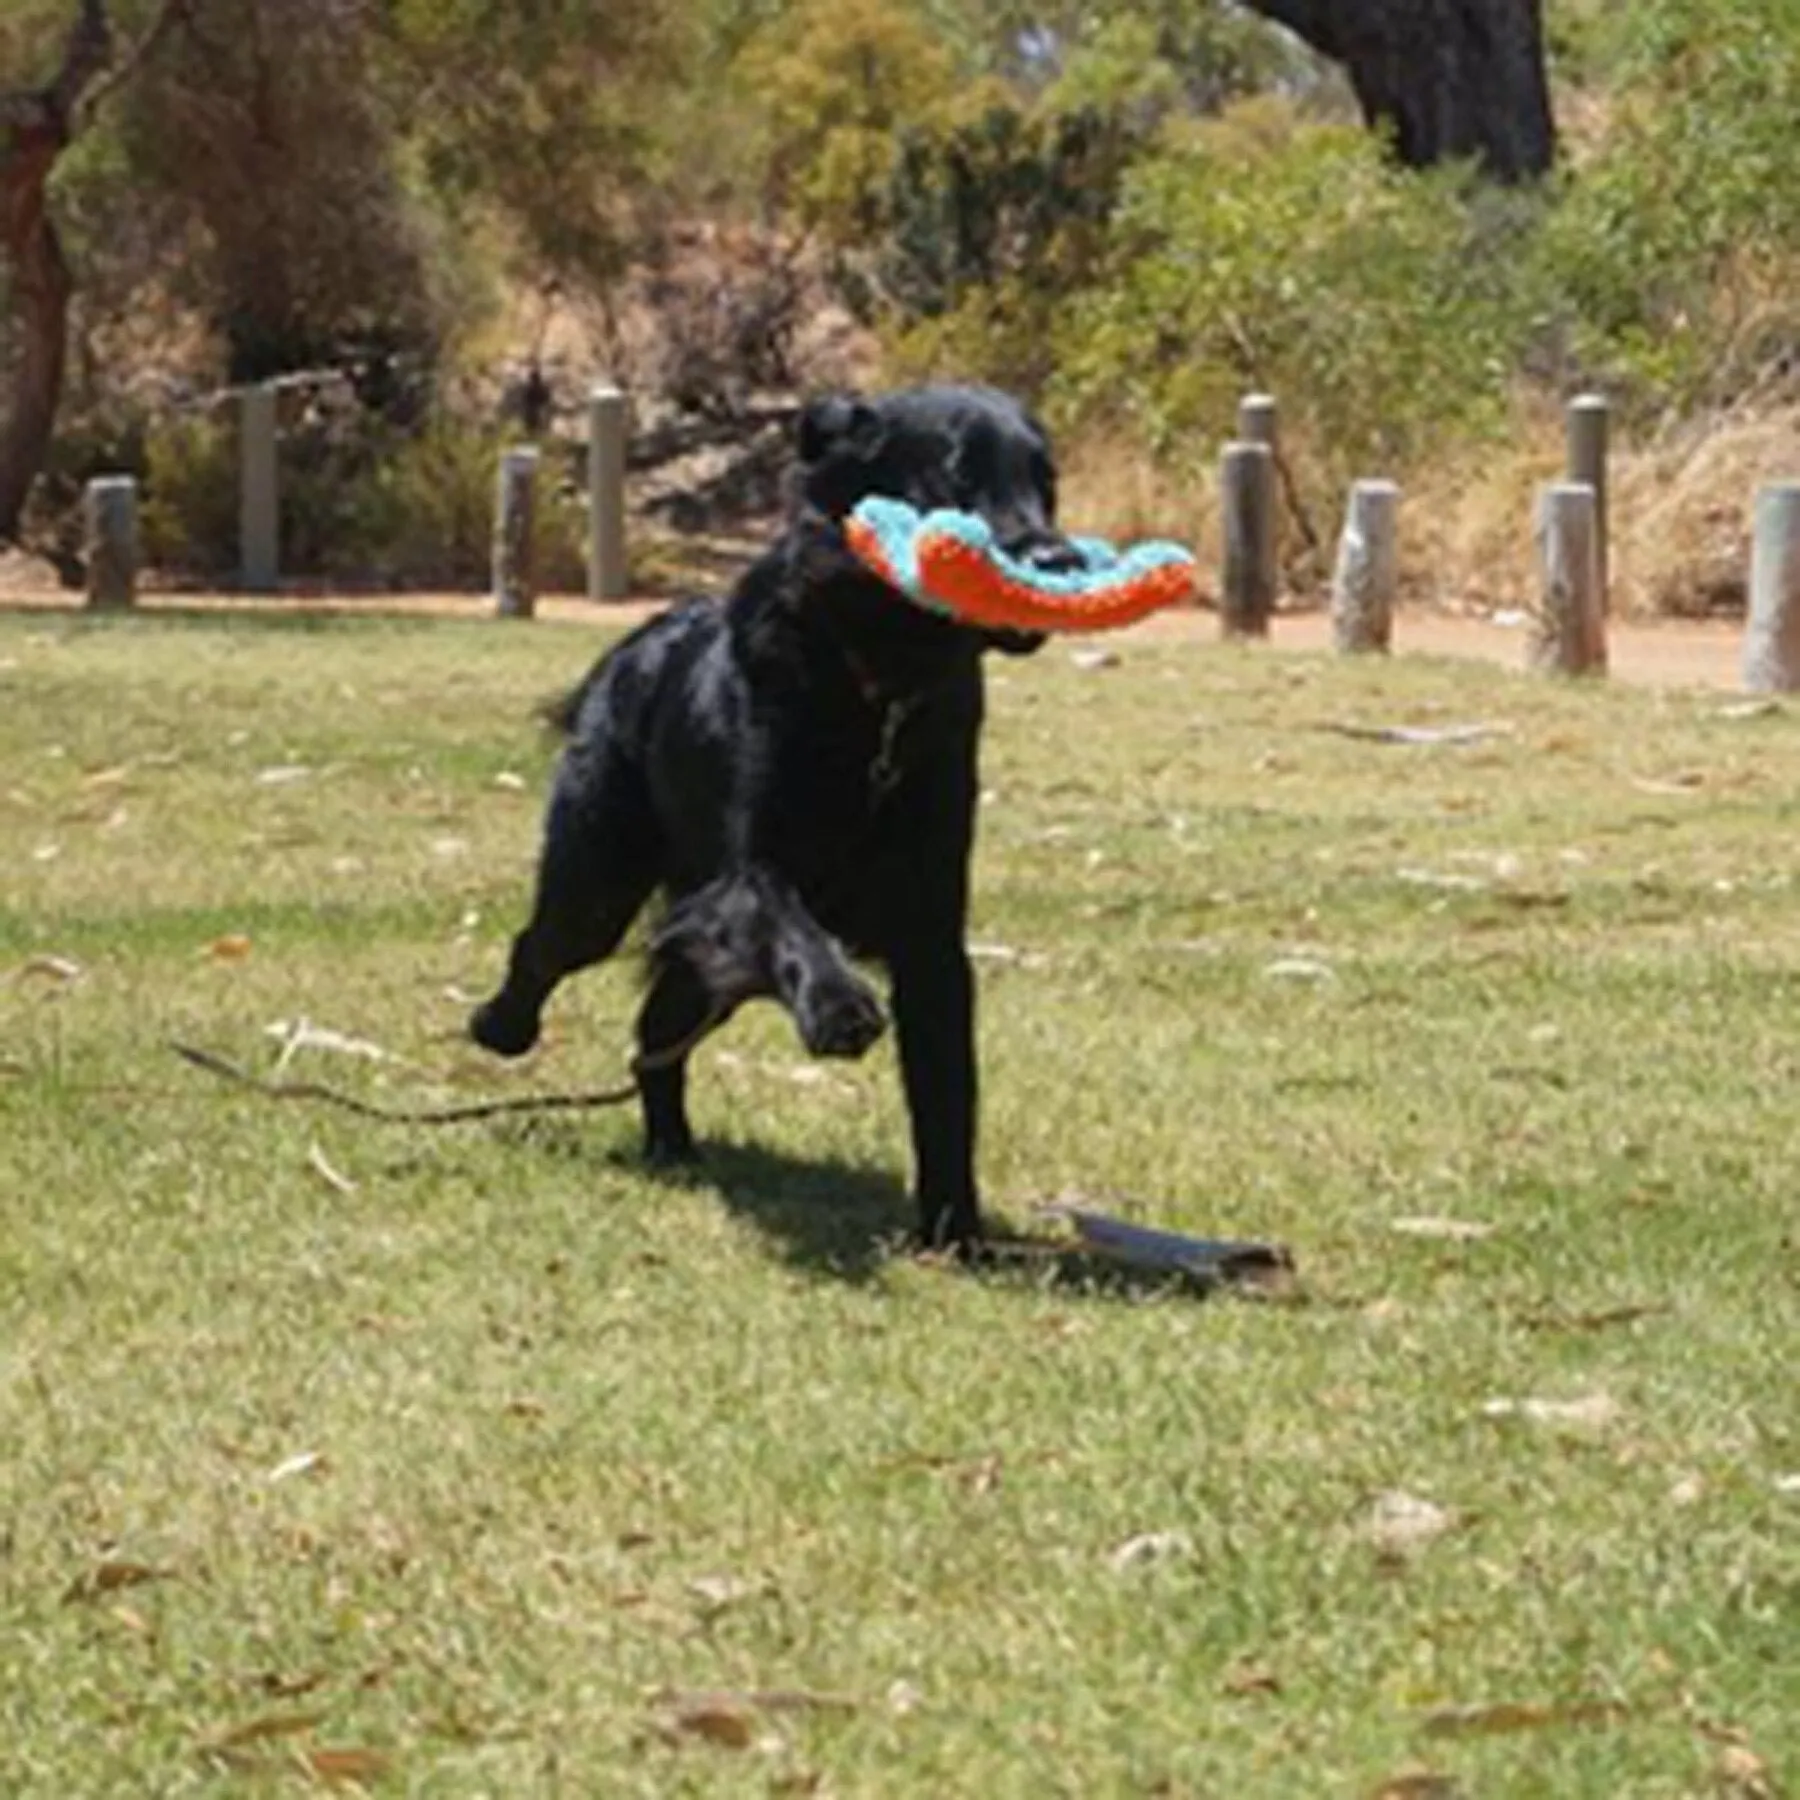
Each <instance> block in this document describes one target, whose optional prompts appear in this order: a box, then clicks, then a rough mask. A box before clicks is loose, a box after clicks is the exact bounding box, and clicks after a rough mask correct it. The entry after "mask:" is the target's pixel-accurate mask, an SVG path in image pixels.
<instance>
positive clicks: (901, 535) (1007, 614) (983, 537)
mask: <svg viewBox="0 0 1800 1800" xmlns="http://www.w3.org/2000/svg"><path fill="white" fill-rule="evenodd" d="M844 535H845V537H846V538H847V539H848V541H849V544H850V548H851V550H852V551H853V552H854V553H855V555H856V557H857V560H858V561H859V562H861V563H862V564H863V565H864V566H865V567H866V568H868V569H870V570H872V571H873V572H874V573H875V574H877V575H879V576H880V577H881V578H882V580H883V581H885V582H887V583H888V585H889V586H890V587H894V588H897V589H898V590H899V591H900V592H901V593H902V594H904V595H905V596H906V597H907V598H908V599H909V600H911V601H913V602H914V603H915V604H917V605H919V606H922V607H924V608H925V609H926V610H927V611H930V612H935V613H939V614H941V615H942V616H944V617H945V618H950V619H956V620H959V621H960V622H961V623H963V624H965V625H980V626H985V627H989V628H996V629H1012V630H1018V631H1111V630H1113V629H1115V628H1117V627H1118V626H1121V625H1130V624H1132V623H1133V622H1134V621H1135V620H1138V619H1141V618H1143V617H1145V616H1146V615H1147V614H1149V613H1153V612H1156V611H1158V610H1160V609H1161V608H1162V607H1165V606H1173V605H1175V604H1177V603H1178V602H1179V601H1182V600H1186V599H1188V598H1190V597H1191V595H1192V594H1193V591H1194V577H1195V571H1194V556H1193V552H1192V551H1190V550H1186V549H1183V548H1182V546H1181V545H1179V544H1171V543H1163V542H1160V541H1148V542H1145V543H1140V544H1133V545H1131V546H1130V547H1129V548H1127V549H1125V550H1119V549H1116V548H1115V547H1114V546H1113V545H1112V544H1110V543H1108V542H1107V541H1106V540H1105V539H1104V538H1095V537H1076V538H1070V539H1069V540H1068V541H1069V545H1070V548H1071V549H1073V551H1074V552H1075V554H1076V555H1077V556H1079V557H1080V558H1081V559H1082V566H1081V567H1080V568H1078V569H1066V570H1053V569H1039V568H1035V567H1033V566H1032V564H1030V563H1029V562H1024V561H1021V560H1020V559H1019V558H1017V557H1013V556H1009V555H1008V554H1007V553H1006V552H1005V551H1004V550H1002V549H1001V548H1000V546H999V545H998V544H997V543H996V542H995V541H994V534H993V531H992V529H991V528H990V527H989V525H988V523H987V521H986V520H985V519H982V518H979V517H977V516H976V515H975V514H974V513H967V512H959V511H956V510H954V509H952V508H948V507H941V508H938V509H936V510H934V511H931V512H926V513H921V512H920V511H919V509H918V508H917V507H915V506H910V505H908V504H907V502H906V501H904V500H892V499H889V498H887V497H886V496H885V495H879V494H874V495H870V496H868V497H867V498H865V499H863V500H861V501H859V502H858V503H857V506H856V509H855V510H854V511H853V512H852V513H851V515H850V517H849V519H848V520H847V521H846V522H845V526H844Z"/></svg>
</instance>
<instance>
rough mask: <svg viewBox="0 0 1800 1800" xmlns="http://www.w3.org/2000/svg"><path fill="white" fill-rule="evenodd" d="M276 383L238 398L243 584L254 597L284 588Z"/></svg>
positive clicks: (261, 384) (239, 529)
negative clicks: (282, 583)
mask: <svg viewBox="0 0 1800 1800" xmlns="http://www.w3.org/2000/svg"><path fill="white" fill-rule="evenodd" d="M275 397H276V390H275V384H274V383H273V382H272V381H265V382H262V383H260V384H259V385H258V386H256V387H248V388H245V389H244V390H243V392H242V394H241V395H240V396H239V399H238V464H239V478H240V483H241V487H240V494H239V510H238V556H239V559H240V562H241V564H242V567H241V569H240V571H239V579H240V580H241V581H242V583H243V585H244V590H245V592H247V593H251V594H272V593H274V592H275V590H276V589H277V588H278V587H279V586H280V585H281V479H280V472H279V468H278V465H277V460H276V442H277V434H276V428H275V427H276V418H275Z"/></svg>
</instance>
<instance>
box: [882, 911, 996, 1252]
mask: <svg viewBox="0 0 1800 1800" xmlns="http://www.w3.org/2000/svg"><path fill="white" fill-rule="evenodd" d="M889 965H890V968H891V969H892V972H893V980H894V1025H895V1030H896V1032H897V1034H898V1037H899V1043H900V1073H901V1079H902V1081H903V1083H904V1084H905V1088H906V1106H907V1112H908V1115H909V1116H910V1118H911V1121H912V1138H913V1188H914V1194H915V1197H916V1198H917V1201H918V1206H919V1236H920V1239H921V1241H922V1242H923V1243H924V1244H926V1245H927V1246H929V1247H931V1248H934V1249H955V1250H959V1251H963V1252H967V1251H969V1250H972V1249H974V1248H975V1247H976V1246H977V1245H978V1244H979V1243H980V1241H981V1211H980V1207H979V1204H978V1203H977V1200H976V1194H975V1103H976V1093H975V1084H976V1075H975V979H974V975H973V972H972V971H971V969H970V967H969V957H968V952H967V951H966V950H965V949H964V948H963V943H962V935H961V933H960V931H954V930H950V929H946V931H945V932H944V933H943V934H941V935H939V936H938V937H936V938H935V939H934V938H930V937H912V936H910V935H909V936H908V938H907V939H906V940H905V941H904V942H903V943H901V944H900V945H897V946H896V947H895V949H894V951H893V953H892V954H891V956H890V958H889Z"/></svg>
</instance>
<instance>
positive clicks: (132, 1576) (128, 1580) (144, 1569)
mask: <svg viewBox="0 0 1800 1800" xmlns="http://www.w3.org/2000/svg"><path fill="white" fill-rule="evenodd" d="M174 1578H175V1571H174V1570H173V1569H165V1568H158V1567H157V1566H156V1565H155V1564H154V1563H141V1562H125V1561H122V1560H120V1559H117V1558H114V1557H108V1558H106V1559H105V1560H104V1561H102V1562H98V1563H96V1564H95V1565H94V1566H93V1568H91V1569H89V1570H88V1572H87V1573H86V1574H85V1575H80V1576H77V1577H76V1579H75V1580H74V1581H72V1582H71V1583H70V1584H69V1586H68V1588H67V1589H66V1591H65V1592H64V1594H63V1605H65V1606H71V1605H74V1604H75V1603H76V1602H78V1601H82V1600H95V1599H98V1598H99V1597H100V1595H102V1594H116V1593H117V1592H118V1591H119V1590H120V1589H121V1588H130V1587H142V1586H143V1585H144V1583H145V1582H147V1581H172V1580H173V1579H174Z"/></svg>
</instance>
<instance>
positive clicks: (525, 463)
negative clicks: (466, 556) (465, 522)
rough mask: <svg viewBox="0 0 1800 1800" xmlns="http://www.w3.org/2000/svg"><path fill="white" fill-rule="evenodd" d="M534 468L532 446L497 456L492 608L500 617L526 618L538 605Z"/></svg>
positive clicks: (536, 456)
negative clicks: (498, 463)
mask: <svg viewBox="0 0 1800 1800" xmlns="http://www.w3.org/2000/svg"><path fill="white" fill-rule="evenodd" d="M537 469H538V453H537V452H536V451H535V450H529V449H526V450H508V451H506V452H505V453H504V454H503V455H502V456H501V458H500V484H499V489H498V493H497V496H496V504H495V507H494V610H495V612H496V613H497V614H498V615H499V616H500V617H501V618H503V619H529V618H530V617H531V616H532V613H533V612H534V611H535V610H536V608H537V581H536V569H535V566H534V562H535V559H534V556H533V551H534V549H535V544H534V539H535V537H536V529H537Z"/></svg>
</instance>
